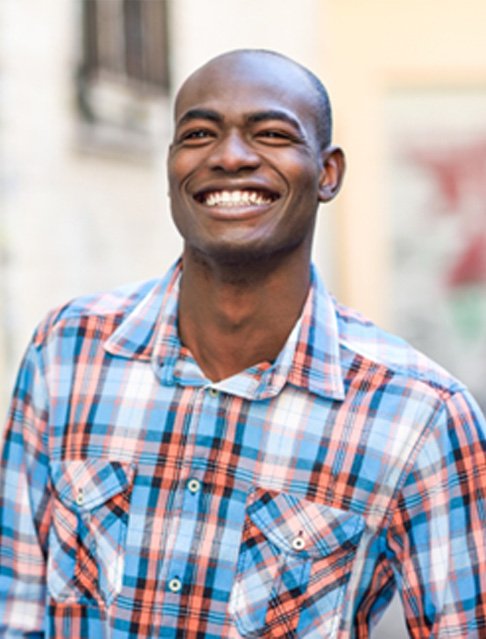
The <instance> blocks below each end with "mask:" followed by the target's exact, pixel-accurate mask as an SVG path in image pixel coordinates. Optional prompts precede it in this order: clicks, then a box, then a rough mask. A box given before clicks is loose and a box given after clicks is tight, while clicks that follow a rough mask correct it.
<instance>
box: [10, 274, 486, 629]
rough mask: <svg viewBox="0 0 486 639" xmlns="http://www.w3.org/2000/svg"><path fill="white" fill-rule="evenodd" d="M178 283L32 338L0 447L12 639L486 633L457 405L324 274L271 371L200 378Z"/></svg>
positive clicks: (483, 546) (476, 471)
mask: <svg viewBox="0 0 486 639" xmlns="http://www.w3.org/2000/svg"><path fill="white" fill-rule="evenodd" d="M179 277H180V267H179V266H176V267H175V268H174V269H172V270H171V271H170V272H169V274H168V275H167V277H166V278H165V279H164V280H163V281H162V282H160V281H157V282H149V283H146V284H144V285H142V286H138V287H132V288H125V289H121V290H119V291H116V292H114V293H111V294H108V295H99V296H94V297H89V298H83V299H78V300H76V301H74V302H72V303H71V304H69V305H67V306H65V307H64V308H62V309H60V310H58V311H56V312H54V313H52V314H51V315H50V316H49V317H48V318H47V320H46V321H45V322H44V323H43V324H42V325H41V326H40V327H39V329H38V330H37V332H36V334H35V336H34V338H33V341H32V343H31V344H30V347H29V349H28V351H27V354H26V357H25V360H24V362H23V365H22V368H21V370H20V374H19V378H18V382H17V386H16V389H15V395H14V398H13V402H12V406H11V411H10V417H9V422H8V430H7V433H6V440H5V445H4V451H3V461H2V474H1V490H0V499H1V520H0V526H1V527H0V542H1V556H0V598H1V601H0V636H2V637H19V636H28V637H31V638H32V637H58V638H62V639H66V638H81V637H83V638H89V639H104V638H110V639H122V638H123V639H125V638H128V637H133V638H135V637H137V638H145V637H167V638H169V637H181V638H185V639H216V638H219V637H225V638H228V639H233V638H238V637H247V638H250V637H268V638H269V637H287V638H298V637H305V638H306V639H318V638H319V639H322V638H329V637H332V638H344V637H346V638H348V637H360V638H362V637H368V636H369V632H370V628H372V626H373V625H374V623H376V621H377V620H378V619H379V617H380V615H381V613H382V612H383V610H384V608H385V607H386V605H387V604H388V602H389V601H390V599H391V597H392V594H393V592H394V590H395V588H398V589H399V591H400V594H401V596H402V600H403V605H404V611H405V615H406V618H407V623H408V628H409V632H410V635H411V636H412V637H420V638H423V637H485V636H486V603H485V594H484V593H486V561H485V554H486V539H485V529H486V528H485V524H486V521H485V489H486V475H485V432H486V426H485V423H484V421H483V418H482V417H481V415H480V413H479V410H478V409H477V407H476V406H475V404H474V401H473V400H472V399H471V397H470V396H469V395H468V393H467V391H466V390H465V389H464V387H463V386H462V385H461V384H460V383H458V382H457V381H456V380H454V379H452V378H451V377H450V376H449V375H448V374H447V373H445V372H444V371H443V370H441V369H440V368H439V367H437V366H436V365H434V364H433V363H431V362H430V361H429V360H427V359H426V358H425V357H424V356H422V355H421V354H419V353H417V352H416V351H414V350H413V349H411V348H410V347H409V346H408V345H407V344H406V343H404V342H403V341H401V340H399V339H397V338H395V337H392V336H390V335H387V334H385V333H384V332H382V331H380V330H378V329H377V328H376V327H375V326H373V325H372V324H371V323H369V322H367V321H364V320H363V319H362V318H361V317H360V316H358V315H357V314H355V313H353V312H351V311H349V310H348V309H345V308H343V307H341V306H338V305H336V304H335V303H334V302H333V300H332V299H331V298H330V296H329V295H328V294H327V293H326V291H325V290H324V288H323V286H322V284H321V283H320V281H319V278H318V277H317V275H316V274H315V272H313V275H312V285H311V288H310V293H309V296H308V299H307V302H306V305H305V308H304V310H303V314H302V316H301V318H300V320H299V322H298V323H297V325H296V327H295V328H294V330H293V332H292V333H291V335H290V337H289V339H288V341H287V343H286V345H285V347H284V348H283V350H282V352H281V353H280V355H279V357H278V358H277V360H276V361H275V362H274V363H273V365H271V366H268V365H267V366H265V365H260V366H255V367H253V368H251V369H248V370H246V371H244V372H242V373H240V374H238V375H235V376H233V377H231V378H228V379H225V380H223V381H220V382H218V383H211V382H210V381H208V380H207V379H206V378H205V377H204V376H203V374H202V373H201V370H200V369H199V367H198V366H197V364H196V362H195V361H194V359H193V358H192V357H191V354H190V352H188V351H187V350H186V349H185V348H184V347H183V346H182V345H181V343H180V341H179V339H178V334H177V322H176V317H177V302H178V282H179Z"/></svg>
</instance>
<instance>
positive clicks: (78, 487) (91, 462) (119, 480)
mask: <svg viewBox="0 0 486 639" xmlns="http://www.w3.org/2000/svg"><path fill="white" fill-rule="evenodd" d="M134 471H135V467H134V465H133V464H130V463H127V462H118V461H108V460H106V459H85V460H73V461H64V462H51V480H52V483H53V486H54V489H55V491H56V492H57V494H58V495H59V498H60V500H61V501H62V502H63V503H64V504H65V505H66V506H67V507H68V508H69V509H71V510H77V511H84V510H93V509H94V508H97V507H98V506H101V505H102V504H103V503H105V502H106V501H108V500H109V499H110V498H111V497H113V496H115V495H118V494H119V493H122V492H123V491H125V490H126V489H127V488H128V487H129V486H130V485H131V483H132V481H133V476H134Z"/></svg>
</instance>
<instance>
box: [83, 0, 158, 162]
mask: <svg viewBox="0 0 486 639" xmlns="http://www.w3.org/2000/svg"><path fill="white" fill-rule="evenodd" d="M167 5H168V2H167V0H81V25H82V34H81V35H82V37H81V61H80V65H79V72H78V76H77V104H78V110H79V114H80V119H81V132H82V135H81V139H82V142H84V143H88V145H89V146H93V145H95V146H96V147H98V148H104V149H105V150H111V151H118V152H123V153H126V152H130V153H134V152H137V151H140V152H146V151H148V150H150V148H151V147H152V146H153V143H154V141H155V139H156V137H157V131H158V129H159V127H160V122H159V121H160V119H161V117H162V113H163V111H162V109H161V105H162V104H163V103H164V102H165V99H166V95H167V90H168V86H169V68H168V46H167Z"/></svg>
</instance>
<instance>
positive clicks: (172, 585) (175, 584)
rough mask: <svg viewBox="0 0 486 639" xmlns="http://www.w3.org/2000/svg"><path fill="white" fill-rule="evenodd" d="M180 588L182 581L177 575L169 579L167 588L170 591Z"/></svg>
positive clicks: (177, 590)
mask: <svg viewBox="0 0 486 639" xmlns="http://www.w3.org/2000/svg"><path fill="white" fill-rule="evenodd" d="M181 588H182V581H181V580H180V579H179V577H173V578H172V579H171V580H170V581H169V590H170V591H171V592H179V591H180V590H181Z"/></svg>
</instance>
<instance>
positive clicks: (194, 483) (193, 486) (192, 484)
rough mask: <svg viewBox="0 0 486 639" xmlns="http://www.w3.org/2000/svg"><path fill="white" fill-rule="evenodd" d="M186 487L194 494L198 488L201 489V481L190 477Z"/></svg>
mask: <svg viewBox="0 0 486 639" xmlns="http://www.w3.org/2000/svg"><path fill="white" fill-rule="evenodd" d="M187 489H188V491H189V492H190V493H192V494H193V495H195V494H196V493H197V492H199V490H201V482H200V481H199V479H194V478H193V479H190V480H189V481H188V482H187Z"/></svg>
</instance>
